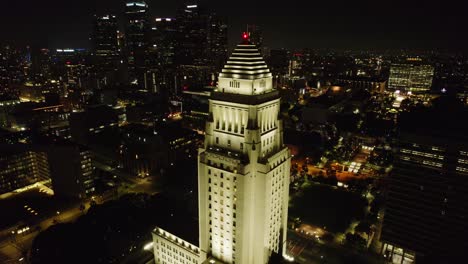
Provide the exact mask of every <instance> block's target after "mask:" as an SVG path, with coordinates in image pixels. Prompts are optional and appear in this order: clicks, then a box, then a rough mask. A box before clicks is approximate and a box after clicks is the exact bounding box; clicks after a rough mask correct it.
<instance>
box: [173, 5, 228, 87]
mask: <svg viewBox="0 0 468 264" xmlns="http://www.w3.org/2000/svg"><path fill="white" fill-rule="evenodd" d="M177 21H178V22H177V23H178V25H179V32H178V40H177V47H176V64H177V66H178V69H177V73H178V86H179V87H183V89H192V88H195V89H200V88H203V87H205V86H207V85H213V84H214V79H215V78H214V76H215V75H216V74H217V73H218V72H219V70H220V68H221V66H222V64H223V63H224V61H225V59H226V52H227V48H226V46H227V25H226V21H225V19H224V18H223V17H219V16H217V15H216V14H214V13H211V12H209V11H207V10H206V9H204V8H202V7H200V6H199V5H197V4H187V5H184V6H183V8H181V9H179V11H178V14H177Z"/></svg>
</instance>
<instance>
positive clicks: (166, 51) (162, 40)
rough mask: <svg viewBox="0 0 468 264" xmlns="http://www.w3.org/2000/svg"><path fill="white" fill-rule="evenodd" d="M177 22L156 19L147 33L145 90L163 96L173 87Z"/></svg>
mask: <svg viewBox="0 0 468 264" xmlns="http://www.w3.org/2000/svg"><path fill="white" fill-rule="evenodd" d="M177 34H178V28H177V21H176V20H175V18H169V17H167V18H156V19H155V20H154V21H153V22H152V24H151V31H150V33H149V46H148V56H147V57H146V65H147V68H148V69H147V71H146V72H145V76H144V86H145V90H147V91H150V92H153V93H158V94H161V95H163V96H166V95H167V94H168V90H169V88H172V87H173V86H174V73H175V68H176V65H175V50H176V45H177V36H178V35H177Z"/></svg>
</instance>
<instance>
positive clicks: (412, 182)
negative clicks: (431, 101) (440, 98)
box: [381, 106, 468, 263]
mask: <svg viewBox="0 0 468 264" xmlns="http://www.w3.org/2000/svg"><path fill="white" fill-rule="evenodd" d="M451 107H452V106H451ZM441 112H442V111H441V110H440V109H434V110H433V111H431V112H427V113H426V114H425V115H416V116H412V117H411V118H410V119H408V121H407V122H408V124H411V125H410V128H411V130H410V129H405V130H402V132H401V135H400V137H399V138H398V142H397V143H398V145H397V150H396V154H397V155H396V160H395V162H394V168H393V171H392V173H391V175H390V176H389V186H388V192H387V202H386V209H385V215H384V219H383V228H382V234H381V242H382V254H383V255H384V256H385V257H387V258H388V259H389V260H391V261H392V262H393V263H412V262H414V261H416V263H457V262H458V261H459V259H460V258H461V257H462V256H463V257H464V254H465V253H464V250H465V249H466V248H468V242H467V239H466V237H467V235H468V221H467V219H468V210H467V205H466V202H465V201H467V200H468V181H467V176H468V146H467V144H466V142H467V138H466V135H467V134H466V128H463V124H459V123H458V122H459V120H457V119H458V117H455V116H453V117H450V116H447V115H446V114H445V113H441ZM451 112H452V114H454V115H456V116H466V111H464V112H458V111H453V108H452V110H451ZM447 119H449V120H450V121H447Z"/></svg>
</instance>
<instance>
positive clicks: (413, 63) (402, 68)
mask: <svg viewBox="0 0 468 264" xmlns="http://www.w3.org/2000/svg"><path fill="white" fill-rule="evenodd" d="M433 76H434V67H433V66H431V65H428V64H425V63H423V62H422V60H421V59H420V58H408V59H407V60H406V61H405V62H404V63H394V64H392V65H391V67H390V77H389V79H388V88H389V89H390V90H393V91H396V90H400V91H406V92H414V93H423V92H427V91H429V90H430V89H431V86H432V79H433Z"/></svg>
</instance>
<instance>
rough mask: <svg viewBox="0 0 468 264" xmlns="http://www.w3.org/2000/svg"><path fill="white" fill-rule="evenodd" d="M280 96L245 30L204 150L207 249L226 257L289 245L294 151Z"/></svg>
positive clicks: (245, 258) (256, 260)
mask: <svg viewBox="0 0 468 264" xmlns="http://www.w3.org/2000/svg"><path fill="white" fill-rule="evenodd" d="M279 109H280V96H279V94H278V91H276V90H275V89H273V85H272V74H271V73H270V70H269V69H268V67H267V65H266V64H265V62H264V60H263V57H262V56H261V54H260V51H259V50H258V48H257V47H256V46H255V45H253V44H251V43H250V42H249V41H248V35H247V34H246V33H245V34H244V35H243V42H242V43H241V44H239V45H238V46H237V47H236V48H235V50H234V52H233V54H232V56H231V57H230V58H229V59H228V61H227V64H226V65H225V66H224V68H223V70H222V72H221V73H220V74H219V84H218V89H217V91H215V92H213V93H212V96H211V99H210V114H209V121H208V122H207V124H206V137H205V144H204V148H202V149H200V150H199V156H198V159H199V160H198V180H199V182H198V186H199V187H198V188H199V227H200V245H199V246H200V251H201V252H203V253H204V254H207V255H208V257H210V256H211V257H213V258H215V259H217V260H219V261H221V262H223V263H242V264H261V263H267V262H268V259H269V258H270V256H271V253H272V252H278V253H279V252H283V253H284V252H285V247H286V233H287V216H288V197H289V176H290V173H289V169H290V153H289V150H288V148H287V147H286V146H285V145H284V144H283V125H282V121H281V120H280V119H279V117H278V115H279Z"/></svg>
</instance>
